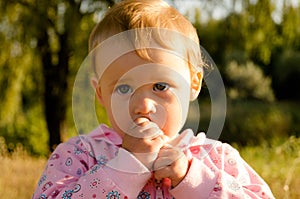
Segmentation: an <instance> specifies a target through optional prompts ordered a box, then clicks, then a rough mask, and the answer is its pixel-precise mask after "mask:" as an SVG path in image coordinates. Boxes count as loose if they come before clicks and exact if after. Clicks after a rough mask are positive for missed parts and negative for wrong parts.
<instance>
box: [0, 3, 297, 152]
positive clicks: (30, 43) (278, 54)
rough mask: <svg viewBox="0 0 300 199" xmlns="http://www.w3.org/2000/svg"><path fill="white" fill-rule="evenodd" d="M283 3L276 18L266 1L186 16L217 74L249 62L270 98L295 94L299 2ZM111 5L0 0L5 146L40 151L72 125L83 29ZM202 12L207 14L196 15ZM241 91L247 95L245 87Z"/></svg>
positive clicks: (0, 121)
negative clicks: (222, 13) (219, 13)
mask: <svg viewBox="0 0 300 199" xmlns="http://www.w3.org/2000/svg"><path fill="white" fill-rule="evenodd" d="M116 1H117V0H116ZM174 2H175V1H174ZM225 2H226V3H225ZM228 2H229V3H230V2H231V3H232V4H231V5H230V4H228ZM289 2H290V1H288V0H286V1H284V4H283V6H282V7H281V8H280V10H281V15H280V17H279V18H280V20H274V13H275V10H276V6H278V5H277V4H276V2H275V1H272V0H260V1H252V0H245V1H242V0H232V1H221V2H220V1H216V0H209V1H205V3H204V7H203V9H202V10H201V9H197V8H196V12H195V13H196V15H195V17H196V19H195V20H194V22H195V27H196V28H197V31H198V33H199V36H200V42H201V45H202V46H204V47H205V49H206V50H207V51H208V52H209V53H210V55H211V57H213V59H214V61H215V62H216V63H217V65H218V67H219V69H220V72H221V73H222V74H223V75H224V74H225V73H226V70H228V69H226V68H227V66H228V65H230V63H232V61H235V62H236V63H237V67H238V68H236V70H234V71H232V72H231V74H235V75H237V73H238V71H240V70H242V69H241V68H240V67H242V66H243V65H244V66H245V65H247V63H253V64H254V65H255V67H254V68H257V67H258V68H260V69H259V71H262V72H263V74H261V77H262V79H267V78H265V77H266V76H267V77H269V78H271V79H272V88H273V89H274V93H275V95H276V98H277V99H297V100H299V99H300V97H299V94H298V95H297V94H295V92H297V91H295V90H297V89H298V88H297V85H299V84H300V82H299V81H300V73H299V54H300V29H299V27H300V14H299V13H300V2H299V1H298V5H293V6H292V5H291V4H289ZM113 4H114V1H113V0H59V1H58V0H49V1H38V0H2V1H0V11H1V15H0V42H1V46H0V91H1V94H0V107H1V109H0V132H1V135H0V136H3V137H5V140H6V142H7V144H8V147H9V148H11V149H13V148H14V146H15V145H16V143H18V142H21V143H22V144H23V145H24V146H25V147H26V148H27V149H29V150H30V151H32V152H33V153H47V148H43V147H42V146H45V145H46V144H47V143H46V140H47V137H49V138H48V139H49V148H53V147H55V146H56V145H57V144H59V143H60V142H61V139H63V138H64V137H65V136H66V135H65V132H66V130H69V129H70V127H69V125H70V126H71V125H72V122H69V121H72V116H71V114H70V112H71V111H70V108H71V107H70V105H71V89H72V84H73V80H74V77H75V74H76V71H77V69H78V67H79V66H80V63H81V62H82V60H83V58H84V57H85V56H86V55H87V49H88V46H87V43H88V42H87V40H88V36H89V33H90V31H91V29H92V27H93V26H94V25H95V22H96V21H97V20H98V19H99V16H101V14H102V13H103V11H104V10H106V9H107V8H108V7H109V6H111V5H113ZM219 5H222V7H224V9H226V12H227V15H226V16H225V17H223V18H218V19H216V18H213V16H214V15H213V14H212V12H213V11H214V8H215V7H216V6H219ZM238 5H240V9H236V8H237V7H238ZM205 10H207V12H208V13H209V14H208V15H207V16H209V17H210V18H208V19H207V20H205V21H200V16H201V13H203V12H205ZM252 68H253V67H252ZM244 69H245V68H244ZM245 71H247V70H244V72H245ZM254 71H256V72H254V73H257V71H258V70H256V69H255V70H254ZM249 73H251V72H249V71H248V75H249ZM259 73H260V72H259ZM246 76H247V75H246ZM249 77H250V78H251V76H249ZM223 78H224V81H225V84H226V85H227V84H228V83H233V85H232V84H230V86H231V89H237V88H239V87H238V86H240V85H239V83H236V82H234V81H232V78H235V77H234V76H231V77H228V76H227V77H226V75H224V76H223ZM236 78H238V77H236ZM247 78H248V77H247ZM270 81H271V80H270ZM268 84H269V83H268ZM266 87H269V86H268V85H267V86H266ZM255 88H257V89H258V88H259V84H256V87H255ZM239 89H240V88H239ZM258 90H259V89H258ZM242 92H245V91H240V93H242ZM270 92H271V91H270ZM298 93H299V92H298ZM240 96H242V95H240ZM243 96H246V97H245V98H247V99H249V97H250V98H251V95H249V92H248V91H247V92H246V94H245V95H244V94H243ZM252 97H253V95H252ZM68 118H69V119H68ZM70 118H71V119H70ZM67 122H68V123H67ZM70 123H71V124H70ZM48 133H49V134H48ZM48 135H49V136H48ZM41 151H42V152H41Z"/></svg>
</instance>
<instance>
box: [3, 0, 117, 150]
mask: <svg viewBox="0 0 300 199" xmlns="http://www.w3.org/2000/svg"><path fill="white" fill-rule="evenodd" d="M112 4H113V1H110V0H106V1H105V0H102V1H92V0H89V1H84V0H81V1H80V0H79V1H74V0H61V1H56V0H51V1H35V0H4V1H2V2H1V11H2V13H5V15H3V16H2V18H1V33H2V34H1V36H2V40H4V41H6V40H9V42H8V44H7V45H8V46H7V47H8V49H9V50H10V53H6V52H5V51H1V56H2V57H3V58H2V59H1V60H2V61H3V63H2V67H1V68H2V69H1V70H3V73H2V74H4V75H2V77H1V81H2V82H1V85H2V88H1V89H3V93H5V95H3V97H2V100H1V101H2V103H4V105H5V107H6V108H7V110H6V109H5V110H3V109H2V111H1V116H2V117H3V118H5V120H7V122H8V123H10V124H12V123H13V122H15V117H17V115H19V114H20V113H22V112H23V113H24V112H25V110H24V108H25V107H26V106H30V105H31V104H30V102H31V101H32V100H31V99H30V98H33V97H36V98H39V102H41V103H42V104H43V106H42V109H43V110H44V118H45V120H46V124H47V129H48V132H49V147H50V148H51V149H53V148H54V147H55V146H56V145H57V144H59V143H60V142H61V133H62V128H63V125H64V123H65V120H66V112H67V107H68V102H70V97H69V91H70V86H71V85H70V84H69V80H70V78H71V77H70V76H71V74H72V71H71V70H72V69H75V68H77V67H78V66H79V64H78V63H80V62H77V61H78V60H79V59H78V58H82V56H83V55H84V54H86V51H85V52H83V51H81V50H80V49H87V45H86V44H87V37H88V32H90V30H91V27H92V26H93V24H94V23H93V22H94V21H93V18H92V17H93V15H92V14H93V13H95V12H99V11H101V10H103V9H106V8H107V7H108V6H110V5H112ZM87 18H88V19H87ZM28 48H30V49H29V51H28V54H27V51H25V50H26V49H28ZM77 49H78V50H77ZM78 52H80V53H81V55H80V53H78ZM75 55H76V56H77V55H80V56H79V57H78V58H75V57H73V56H75ZM5 56H6V58H5ZM31 57H34V58H35V59H34V60H30V59H31ZM71 64H74V65H75V64H78V65H77V66H74V65H73V66H71ZM27 72H28V73H29V72H30V73H31V74H27ZM73 73H74V72H73ZM27 75H29V76H32V77H33V79H34V80H37V82H36V83H37V84H38V86H36V87H41V88H38V89H37V88H31V89H32V90H31V92H32V91H33V90H35V91H34V92H32V93H30V91H28V90H27V88H24V87H23V86H24V85H25V84H24V83H25V77H26V76H27ZM27 83H28V82H27ZM29 90H30V89H29ZM23 91H24V92H23ZM5 103H6V104H5ZM8 113H9V114H8ZM3 115H5V116H3ZM7 116H8V117H7ZM5 120H1V121H5ZM3 126H7V125H6V124H3Z"/></svg>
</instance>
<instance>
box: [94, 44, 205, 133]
mask: <svg viewBox="0 0 300 199" xmlns="http://www.w3.org/2000/svg"><path fill="white" fill-rule="evenodd" d="M150 57H151V58H152V60H153V61H152V62H150V61H146V60H144V59H142V58H140V57H139V56H138V55H137V54H136V53H135V52H130V53H127V54H125V55H123V56H121V57H120V58H118V59H117V60H115V61H114V62H113V63H112V64H111V65H110V66H109V67H108V68H107V69H106V71H105V72H104V73H103V75H102V77H101V80H100V83H99V86H98V88H97V96H98V99H99V101H100V103H101V104H102V105H103V106H104V108H105V109H106V111H107V114H108V117H109V120H110V122H111V125H112V128H113V129H114V130H115V131H117V132H118V133H119V134H120V135H121V136H123V135H124V133H130V131H131V129H132V128H133V126H141V127H143V126H147V125H148V124H149V123H155V124H156V125H157V126H158V127H159V128H160V129H161V130H162V132H163V133H164V134H165V135H166V136H168V137H169V138H173V137H174V136H176V135H177V134H178V132H179V130H180V129H181V128H182V126H183V124H184V122H185V120H186V115H187V110H188V105H189V101H190V92H191V91H192V90H193V87H191V85H195V82H194V83H192V84H191V75H190V71H189V67H188V65H187V63H186V62H185V61H184V60H183V59H181V58H179V57H178V56H176V55H174V54H171V53H168V52H165V51H161V50H152V51H151V55H150ZM192 81H193V80H192ZM198 82H199V83H198V85H197V86H195V88H194V90H195V91H194V92H193V93H195V92H199V89H200V88H198V87H200V86H201V83H200V82H201V81H200V80H198ZM196 87H197V88H196ZM140 137H143V135H140Z"/></svg>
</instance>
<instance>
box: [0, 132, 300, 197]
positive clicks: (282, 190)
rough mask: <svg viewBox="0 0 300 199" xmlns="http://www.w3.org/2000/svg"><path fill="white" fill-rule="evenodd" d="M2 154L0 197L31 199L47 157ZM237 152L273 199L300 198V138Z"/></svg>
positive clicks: (0, 154)
mask: <svg viewBox="0 0 300 199" xmlns="http://www.w3.org/2000/svg"><path fill="white" fill-rule="evenodd" d="M0 144H1V143H0ZM235 147H236V146H235ZM0 148H1V145H0ZM3 151H4V150H3V149H2V150H1V149H0V162H1V164H0V171H1V174H0V198H31V197H32V194H33V192H34V189H35V187H36V184H37V181H38V179H39V177H40V175H41V173H42V171H43V169H44V167H45V164H46V161H47V160H46V158H36V157H32V156H30V155H28V154H27V153H25V152H24V151H23V150H22V149H20V148H19V150H17V151H16V152H14V153H12V154H8V153H5V152H3ZM239 151H240V153H241V155H242V157H243V158H244V159H245V160H246V161H247V162H248V163H249V164H250V165H251V166H252V167H253V168H254V169H255V170H256V171H257V172H258V173H259V175H261V176H262V177H263V178H264V179H265V181H266V182H267V183H268V184H269V186H270V187H271V189H272V192H273V193H274V195H275V197H276V198H280V199H298V198H300V189H299V188H298V186H299V184H300V138H295V137H290V138H289V139H285V140H275V141H273V142H272V144H264V145H262V146H253V147H250V146H248V147H244V148H240V149H239Z"/></svg>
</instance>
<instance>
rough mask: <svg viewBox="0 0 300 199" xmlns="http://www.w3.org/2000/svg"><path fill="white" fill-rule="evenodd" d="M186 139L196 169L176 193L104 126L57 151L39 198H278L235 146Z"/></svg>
mask: <svg viewBox="0 0 300 199" xmlns="http://www.w3.org/2000/svg"><path fill="white" fill-rule="evenodd" d="M180 136H181V137H182V138H181V141H180V144H179V147H181V148H182V149H183V150H184V153H185V155H186V156H187V157H188V158H189V159H190V163H191V165H190V168H189V171H188V173H187V175H186V177H185V178H184V179H183V180H182V181H181V182H180V184H178V185H177V186H176V187H175V188H171V187H170V181H169V180H168V179H165V180H163V181H162V182H160V183H157V182H155V180H153V177H152V176H153V175H152V173H151V171H149V170H148V169H147V168H146V167H145V166H144V165H143V164H142V163H140V162H139V161H138V160H137V159H136V158H135V156H133V155H132V154H131V153H129V152H128V151H126V150H124V149H123V148H121V147H120V146H121V144H122V139H121V137H120V136H119V135H118V134H117V133H116V132H114V131H113V130H112V129H110V128H108V127H107V126H105V125H100V126H99V127H98V128H97V129H96V130H94V131H93V132H91V133H90V134H89V135H84V136H78V137H75V138H72V139H70V140H69V141H68V142H66V143H63V144H60V145H59V146H58V147H57V148H56V150H55V151H54V152H53V154H52V155H51V157H50V159H49V161H48V163H47V165H46V168H45V171H44V172H43V174H42V176H41V178H40V180H39V182H38V186H37V188H36V191H35V193H34V195H33V198H63V199H71V198H72V199H74V198H78V199H79V198H88V199H90V198H91V199H93V198H101V199H104V198H105V199H112V198H113V199H132V198H138V199H155V198H156V199H157V198H160V199H163V198H164V199H172V198H176V199H186V198H189V199H193V198H195V199H200V198H274V196H273V195H272V193H271V191H270V189H269V187H268V185H267V184H266V183H265V182H264V181H263V179H261V178H260V177H259V175H258V174H257V173H255V171H254V170H253V169H252V168H251V167H250V166H249V165H248V164H247V163H246V162H245V161H244V160H243V159H242V158H241V157H240V155H239V153H238V152H237V151H236V150H235V149H233V148H232V147H231V146H230V145H228V144H223V143H221V142H219V141H213V140H210V139H207V138H206V137H205V134H204V133H200V134H198V135H197V137H195V136H194V135H193V133H192V131H191V130H186V131H185V132H184V133H182V134H181V135H180Z"/></svg>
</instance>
